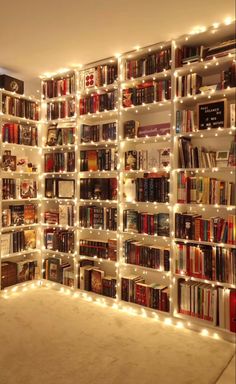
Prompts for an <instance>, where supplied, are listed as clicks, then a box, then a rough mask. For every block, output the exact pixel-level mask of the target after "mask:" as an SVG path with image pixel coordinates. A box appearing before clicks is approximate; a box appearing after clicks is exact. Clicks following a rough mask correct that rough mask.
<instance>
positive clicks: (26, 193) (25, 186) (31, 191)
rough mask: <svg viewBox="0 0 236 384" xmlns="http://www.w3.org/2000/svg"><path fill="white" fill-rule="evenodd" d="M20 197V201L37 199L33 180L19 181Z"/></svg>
mask: <svg viewBox="0 0 236 384" xmlns="http://www.w3.org/2000/svg"><path fill="white" fill-rule="evenodd" d="M20 197H21V198H22V199H27V198H35V197H37V185H36V181H35V180H33V179H21V180H20Z"/></svg>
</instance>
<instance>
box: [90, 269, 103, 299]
mask: <svg viewBox="0 0 236 384" xmlns="http://www.w3.org/2000/svg"><path fill="white" fill-rule="evenodd" d="M103 276H104V271H101V270H100V269H95V268H94V269H93V270H92V276H91V290H92V292H94V293H98V294H102V279H103Z"/></svg>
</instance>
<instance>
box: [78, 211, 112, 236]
mask: <svg viewBox="0 0 236 384" xmlns="http://www.w3.org/2000/svg"><path fill="white" fill-rule="evenodd" d="M79 213H80V226H81V227H85V228H93V229H105V230H110V231H116V230H117V208H113V207H112V208H105V207H98V206H96V205H89V206H86V205H83V206H80V207H79Z"/></svg>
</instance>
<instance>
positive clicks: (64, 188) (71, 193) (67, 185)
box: [57, 180, 75, 199]
mask: <svg viewBox="0 0 236 384" xmlns="http://www.w3.org/2000/svg"><path fill="white" fill-rule="evenodd" d="M57 188H58V197H59V198H60V199H73V198H74V197H75V181H74V180H58V183H57Z"/></svg>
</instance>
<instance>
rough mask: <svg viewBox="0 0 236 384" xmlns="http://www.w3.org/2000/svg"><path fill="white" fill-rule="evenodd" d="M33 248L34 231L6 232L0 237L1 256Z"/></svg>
mask: <svg viewBox="0 0 236 384" xmlns="http://www.w3.org/2000/svg"><path fill="white" fill-rule="evenodd" d="M34 248H36V231H35V230H34V229H25V230H23V231H22V230H19V231H15V232H6V233H2V235H1V255H2V256H5V255H9V254H11V253H16V252H21V251H26V250H30V249H34Z"/></svg>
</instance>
